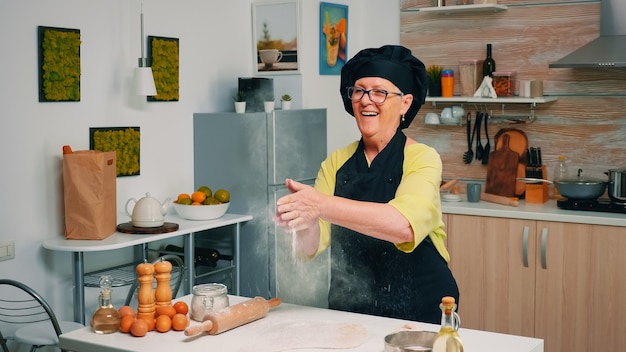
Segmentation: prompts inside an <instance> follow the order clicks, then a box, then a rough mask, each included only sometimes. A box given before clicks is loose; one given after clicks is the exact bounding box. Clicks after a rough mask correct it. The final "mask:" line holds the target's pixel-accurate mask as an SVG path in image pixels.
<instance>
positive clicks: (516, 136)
mask: <svg viewBox="0 0 626 352" xmlns="http://www.w3.org/2000/svg"><path fill="white" fill-rule="evenodd" d="M507 134H508V135H509V137H510V140H509V148H510V149H511V150H513V151H514V152H516V153H517V154H518V155H519V158H518V166H517V167H518V170H517V177H525V176H526V161H525V160H524V155H525V153H526V149H528V136H526V132H524V131H522V130H520V129H517V128H501V129H500V130H499V131H498V132H497V133H496V135H495V137H494V140H495V142H494V143H495V149H496V150H499V149H500V147H501V146H502V140H503V138H502V137H503V136H504V135H507ZM525 190H526V184H525V183H524V182H521V181H517V180H516V181H515V195H516V196H521V195H522V194H524V191H525Z"/></svg>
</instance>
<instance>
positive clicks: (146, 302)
mask: <svg viewBox="0 0 626 352" xmlns="http://www.w3.org/2000/svg"><path fill="white" fill-rule="evenodd" d="M137 280H138V281H139V290H138V291H137V302H138V303H137V318H142V319H154V312H155V311H156V305H155V303H154V300H155V298H154V289H153V288H152V281H153V280H154V265H152V264H151V263H147V262H144V263H142V264H138V265H137Z"/></svg>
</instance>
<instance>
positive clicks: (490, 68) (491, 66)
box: [483, 44, 496, 77]
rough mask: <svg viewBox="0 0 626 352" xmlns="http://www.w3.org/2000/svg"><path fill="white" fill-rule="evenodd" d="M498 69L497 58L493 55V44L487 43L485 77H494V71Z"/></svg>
mask: <svg viewBox="0 0 626 352" xmlns="http://www.w3.org/2000/svg"><path fill="white" fill-rule="evenodd" d="M495 71H496V60H494V59H493V57H492V56H491V44H487V56H486V57H485V60H483V77H485V76H489V77H493V73H494V72H495Z"/></svg>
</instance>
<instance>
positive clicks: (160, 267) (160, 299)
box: [154, 259, 172, 307]
mask: <svg viewBox="0 0 626 352" xmlns="http://www.w3.org/2000/svg"><path fill="white" fill-rule="evenodd" d="M154 270H155V271H156V275H155V277H156V281H157V286H156V292H155V298H156V306H157V307H160V306H169V305H172V287H171V286H170V278H171V276H172V263H170V262H168V261H167V260H163V259H161V260H160V261H159V262H157V263H156V264H154Z"/></svg>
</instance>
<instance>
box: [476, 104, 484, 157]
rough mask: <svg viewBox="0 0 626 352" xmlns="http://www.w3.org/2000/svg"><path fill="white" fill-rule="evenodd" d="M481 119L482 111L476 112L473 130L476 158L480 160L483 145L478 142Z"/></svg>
mask: <svg viewBox="0 0 626 352" xmlns="http://www.w3.org/2000/svg"><path fill="white" fill-rule="evenodd" d="M482 120H483V113H482V112H476V124H475V125H474V131H475V133H476V160H482V159H483V152H484V149H483V145H482V143H481V142H480V128H481V122H482Z"/></svg>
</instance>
